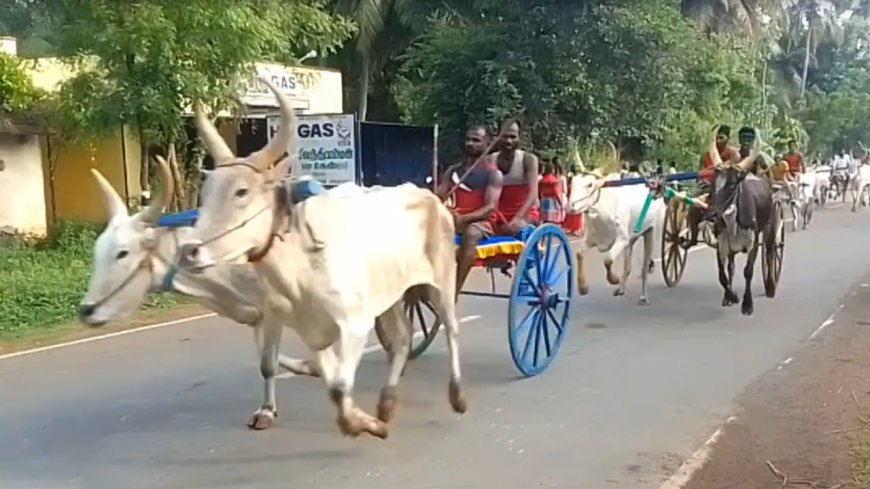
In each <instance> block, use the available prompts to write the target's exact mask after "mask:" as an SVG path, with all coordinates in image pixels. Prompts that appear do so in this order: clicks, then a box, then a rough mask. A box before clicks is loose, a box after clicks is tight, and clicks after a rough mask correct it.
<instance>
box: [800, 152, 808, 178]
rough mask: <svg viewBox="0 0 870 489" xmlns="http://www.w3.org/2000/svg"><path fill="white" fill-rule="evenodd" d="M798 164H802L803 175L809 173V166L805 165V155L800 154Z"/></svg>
mask: <svg viewBox="0 0 870 489" xmlns="http://www.w3.org/2000/svg"><path fill="white" fill-rule="evenodd" d="M798 163H799V164H800V168H801V173H806V172H807V165H806V163H804V155H802V154H800V153H798Z"/></svg>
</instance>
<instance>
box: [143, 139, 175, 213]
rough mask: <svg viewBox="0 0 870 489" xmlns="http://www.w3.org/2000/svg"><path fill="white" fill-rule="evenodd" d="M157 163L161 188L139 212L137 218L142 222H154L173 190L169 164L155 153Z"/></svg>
mask: <svg viewBox="0 0 870 489" xmlns="http://www.w3.org/2000/svg"><path fill="white" fill-rule="evenodd" d="M155 158H156V159H157V163H159V164H160V181H161V182H162V183H163V188H162V190H161V191H160V195H159V196H158V197H157V198H156V199H154V200H152V201H151V203H150V204H148V207H147V208H146V209H145V210H144V211H142V212H141V213H140V214H139V219H140V220H141V221H143V222H148V223H154V222H157V218H159V217H160V213H161V212H163V207H164V206H166V204H168V203H169V202H170V201H171V200H172V194H173V190H174V187H175V185H174V182H173V179H172V170H170V169H169V164H168V163H166V160H164V159H163V157H161V156H160V155H156V156H155Z"/></svg>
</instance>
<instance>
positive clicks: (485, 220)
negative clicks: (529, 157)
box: [436, 126, 502, 293]
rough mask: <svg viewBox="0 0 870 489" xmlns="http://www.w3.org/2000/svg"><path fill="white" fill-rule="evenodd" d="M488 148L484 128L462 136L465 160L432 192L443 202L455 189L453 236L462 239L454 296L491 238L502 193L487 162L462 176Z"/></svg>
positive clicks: (498, 174) (499, 181)
mask: <svg viewBox="0 0 870 489" xmlns="http://www.w3.org/2000/svg"><path fill="white" fill-rule="evenodd" d="M488 145H489V137H488V135H487V132H486V128H484V127H483V126H474V127H472V128H471V129H469V130H468V132H466V133H465V160H464V161H463V162H462V163H459V164H457V165H453V166H451V167H449V168H448V169H447V171H445V172H444V175H443V176H442V178H441V180H440V182H441V183H440V185H439V186H438V190H437V192H436V193H437V194H438V195H439V196H440V197H441V198H442V199H443V198H445V197H446V196H447V193H448V192H450V189H452V188H453V187H454V186H456V191H455V192H454V194H453V197H454V203H455V204H454V213H453V219H454V223H455V225H456V233H457V234H459V235H460V236H461V237H462V242H461V244H460V245H459V250H457V252H456V291H457V293H458V292H459V291H460V290H462V285H463V284H464V283H465V279H466V278H468V273H469V272H471V267H473V266H474V262H475V260H476V258H477V255H476V248H477V245H478V243H480V242H481V241H482V240H484V239H486V238H488V237H491V236H493V235H494V234H495V229H494V227H493V219H494V216H495V215H496V211H497V208H498V202H499V198H500V197H501V193H502V174H501V172H499V171H498V169H497V168H496V167H495V165H494V164H493V163H492V162H490V161H489V158H483V160H481V161H480V162H479V163H478V164H477V165H476V166H474V168H473V169H472V170H471V172H470V173H468V174H467V175H466V174H465V173H466V172H467V171H468V169H469V168H471V166H472V165H474V163H475V162H476V161H477V160H478V159H480V158H481V156H483V153H484V151H486V148H487V146H488ZM463 176H464V178H463ZM460 179H461V181H460Z"/></svg>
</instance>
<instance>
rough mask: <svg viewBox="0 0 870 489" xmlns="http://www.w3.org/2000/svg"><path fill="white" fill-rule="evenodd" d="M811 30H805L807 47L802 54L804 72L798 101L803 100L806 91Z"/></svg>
mask: <svg viewBox="0 0 870 489" xmlns="http://www.w3.org/2000/svg"><path fill="white" fill-rule="evenodd" d="M812 38H813V29H812V26H810V28H809V29H808V30H807V45H806V52H805V53H804V72H803V74H802V75H801V96H800V100H801V101H803V100H804V94H805V93H806V90H807V74H808V73H809V71H810V46H812Z"/></svg>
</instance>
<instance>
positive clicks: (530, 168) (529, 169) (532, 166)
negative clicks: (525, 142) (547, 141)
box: [517, 153, 539, 218]
mask: <svg viewBox="0 0 870 489" xmlns="http://www.w3.org/2000/svg"><path fill="white" fill-rule="evenodd" d="M523 167H524V168H525V170H526V182H528V188H529V192H528V195H526V201H525V202H523V206H522V207H521V208H520V210H519V212H517V217H520V218H525V217H526V214H527V213H528V212H529V209H531V208H532V206H533V205H535V202H537V201H538V173H539V172H538V157H537V156H535V155H533V154H531V153H526V154H525V156H524V157H523Z"/></svg>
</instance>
